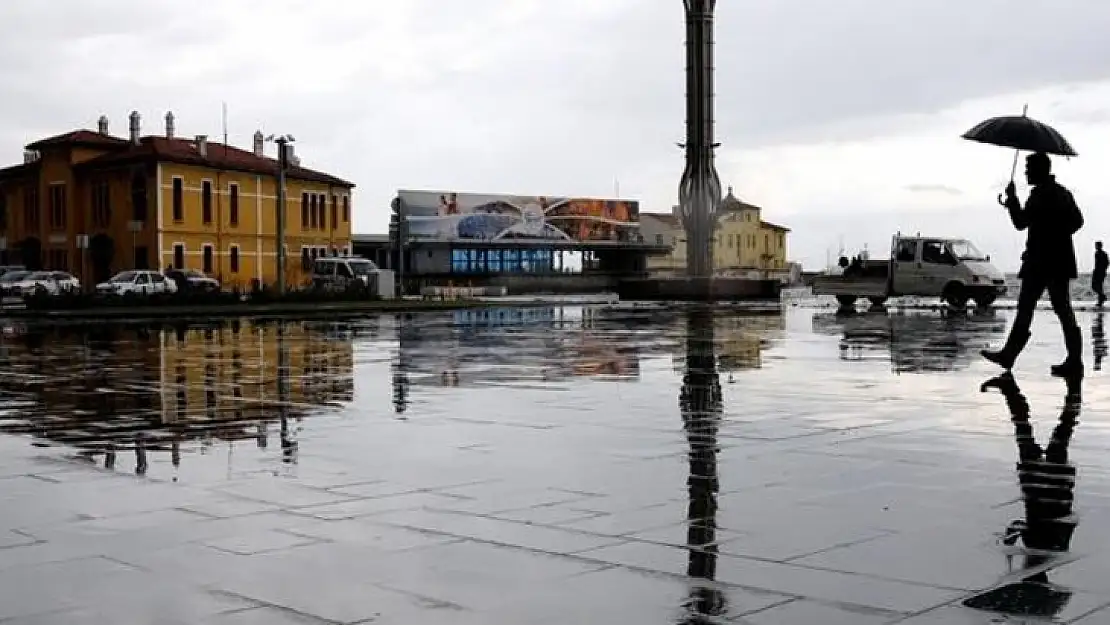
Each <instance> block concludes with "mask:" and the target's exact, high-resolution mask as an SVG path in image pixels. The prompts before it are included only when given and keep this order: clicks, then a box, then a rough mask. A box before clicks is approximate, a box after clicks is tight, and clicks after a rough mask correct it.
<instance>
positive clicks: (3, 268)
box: [0, 265, 27, 276]
mask: <svg viewBox="0 0 1110 625" xmlns="http://www.w3.org/2000/svg"><path fill="white" fill-rule="evenodd" d="M10 271H27V268H26V267H24V266H23V265H0V276H3V275H4V274H6V273H8V272H10Z"/></svg>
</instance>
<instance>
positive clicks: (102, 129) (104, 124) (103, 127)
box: [96, 115, 108, 136]
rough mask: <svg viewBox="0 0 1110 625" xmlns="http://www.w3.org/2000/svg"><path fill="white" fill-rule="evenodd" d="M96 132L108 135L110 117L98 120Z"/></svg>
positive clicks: (102, 116)
mask: <svg viewBox="0 0 1110 625" xmlns="http://www.w3.org/2000/svg"><path fill="white" fill-rule="evenodd" d="M96 131H97V132H99V133H100V134H102V135H105V136H107V134H108V116H107V115H101V116H100V119H98V120H96Z"/></svg>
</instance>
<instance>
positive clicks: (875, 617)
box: [736, 599, 905, 625]
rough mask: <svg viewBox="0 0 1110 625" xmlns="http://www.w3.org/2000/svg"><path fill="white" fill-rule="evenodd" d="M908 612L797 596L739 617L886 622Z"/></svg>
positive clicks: (854, 624)
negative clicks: (851, 605)
mask: <svg viewBox="0 0 1110 625" xmlns="http://www.w3.org/2000/svg"><path fill="white" fill-rule="evenodd" d="M904 617H905V615H899V614H897V613H894V612H886V611H878V610H864V609H860V608H852V607H848V606H840V605H830V604H826V603H817V602H816V601H808V600H805V599H798V600H796V601H790V602H788V603H783V604H780V605H776V606H774V607H771V608H768V609H766V610H761V611H759V612H756V613H755V614H748V615H745V616H743V617H742V618H739V619H737V620H736V622H737V623H738V624H740V625H805V624H807V623H815V624H816V623H820V624H821V625H886V624H887V623H892V622H894V621H896V620H901V619H902V618H904Z"/></svg>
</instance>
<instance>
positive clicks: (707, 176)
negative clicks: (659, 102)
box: [678, 0, 721, 278]
mask: <svg viewBox="0 0 1110 625" xmlns="http://www.w3.org/2000/svg"><path fill="white" fill-rule="evenodd" d="M682 5H683V8H685V10H686V143H685V144H683V145H682V147H683V148H684V149H685V150H686V169H685V170H684V171H683V172H682V179H681V181H680V182H679V186H678V202H679V213H680V217H681V219H682V225H683V228H684V229H685V230H686V273H687V275H688V276H690V277H694V278H708V277H710V276H712V275H713V229H714V227H715V225H716V213H717V205H718V204H720V202H721V179H720V177H718V175H717V168H716V167H715V166H714V164H713V150H714V148H716V147H717V146H718V145H719V144H716V143H714V142H713V10H714V8H715V7H716V5H717V0H682Z"/></svg>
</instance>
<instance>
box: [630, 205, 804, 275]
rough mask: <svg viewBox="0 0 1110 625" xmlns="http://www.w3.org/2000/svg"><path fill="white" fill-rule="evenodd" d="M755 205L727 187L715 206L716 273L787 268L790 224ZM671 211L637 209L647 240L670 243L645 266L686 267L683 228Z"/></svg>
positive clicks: (663, 269) (666, 269)
mask: <svg viewBox="0 0 1110 625" xmlns="http://www.w3.org/2000/svg"><path fill="white" fill-rule="evenodd" d="M762 212H763V209H761V208H760V207H758V206H754V205H752V204H747V203H745V202H741V201H740V200H739V199H737V198H736V196H735V195H733V193H732V187H729V188H728V194H727V195H725V197H724V199H722V200H721V203H720V205H719V206H718V207H717V225H716V229H715V230H714V234H713V269H714V271H715V272H716V273H717V274H725V275H729V274H750V273H756V274H761V275H771V274H780V273H785V272H787V271H789V267H788V266H787V265H788V263H787V260H786V235H787V234H788V233H789V232H790V229H789V228H786V227H783V226H779V225H776V224H773V223H771V222H768V221H764V220H763V219H762ZM677 215H678V207H675V209H674V211H673V212H672V213H669V214H668V213H640V233H641V234H642V235H643V237H644V240H645V241H646V242H649V243H658V244H660V245H670V246H671V252H670V253H669V254H667V255H666V256H649V257H648V270H649V271H652V272H656V273H683V272H685V270H686V231H685V230H683V228H682V222H681V221H680V220H679V219H678V217H677Z"/></svg>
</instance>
